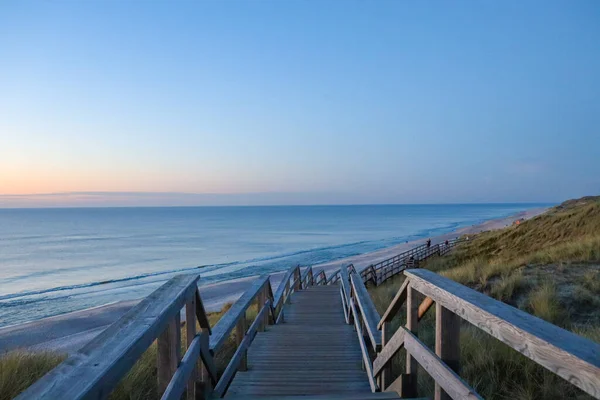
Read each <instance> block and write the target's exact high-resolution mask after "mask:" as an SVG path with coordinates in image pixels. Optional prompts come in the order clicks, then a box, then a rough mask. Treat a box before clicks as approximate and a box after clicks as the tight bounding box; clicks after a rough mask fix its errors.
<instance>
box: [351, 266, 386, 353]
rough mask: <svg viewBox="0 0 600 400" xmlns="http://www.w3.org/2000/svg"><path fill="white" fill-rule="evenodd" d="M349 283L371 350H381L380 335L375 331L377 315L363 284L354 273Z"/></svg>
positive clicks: (377, 320)
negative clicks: (369, 340)
mask: <svg viewBox="0 0 600 400" xmlns="http://www.w3.org/2000/svg"><path fill="white" fill-rule="evenodd" d="M350 281H351V283H352V289H353V290H354V296H355V298H356V301H357V304H358V308H360V312H361V314H362V319H363V322H364V324H365V328H366V329H365V330H366V332H367V334H368V335H369V339H371V345H372V346H373V350H375V351H379V350H380V349H381V333H380V332H379V330H378V329H377V323H378V322H379V318H380V317H379V313H378V312H377V309H376V308H375V305H374V304H373V301H372V300H371V296H369V292H367V288H366V287H365V284H364V283H363V282H362V279H360V277H359V276H358V274H357V273H356V272H353V273H352V274H351V275H350Z"/></svg>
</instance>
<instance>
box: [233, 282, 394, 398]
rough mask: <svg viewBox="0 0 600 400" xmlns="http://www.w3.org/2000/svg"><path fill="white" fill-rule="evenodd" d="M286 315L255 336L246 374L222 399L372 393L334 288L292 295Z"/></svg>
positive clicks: (309, 289) (320, 287) (308, 290)
mask: <svg viewBox="0 0 600 400" xmlns="http://www.w3.org/2000/svg"><path fill="white" fill-rule="evenodd" d="M284 315H285V321H284V322H283V323H280V324H278V325H272V326H269V327H268V329H267V331H265V332H261V333H258V334H257V336H256V338H255V339H254V342H253V343H252V346H251V347H250V349H249V351H248V370H247V371H245V372H238V373H237V374H236V376H235V378H234V379H233V382H232V383H231V386H230V387H229V389H228V391H227V395H226V396H225V397H226V398H228V397H230V396H244V398H246V397H247V396H273V395H277V396H282V395H298V396H305V395H333V394H336V395H348V394H358V393H362V394H371V388H370V386H369V381H368V378H367V375H366V372H365V371H364V369H363V368H362V366H361V364H362V355H361V351H360V347H359V345H358V338H357V336H356V332H355V331H354V330H353V328H352V326H350V325H347V324H346V321H345V320H344V313H343V310H342V302H341V299H340V290H339V287H338V286H337V285H334V286H311V287H308V288H307V289H306V290H302V291H299V292H297V293H295V294H294V295H293V296H292V297H291V304H288V305H285V308H284ZM343 398H346V397H343ZM368 398H373V397H368ZM386 398H397V397H386Z"/></svg>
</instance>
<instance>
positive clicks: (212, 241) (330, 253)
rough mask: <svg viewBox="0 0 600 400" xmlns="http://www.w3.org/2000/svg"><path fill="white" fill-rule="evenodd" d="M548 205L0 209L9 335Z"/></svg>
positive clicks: (0, 300)
mask: <svg viewBox="0 0 600 400" xmlns="http://www.w3.org/2000/svg"><path fill="white" fill-rule="evenodd" d="M546 206H548V204H451V205H359V206H265V207H157V208H149V207H148V208H62V209H58V208H54V209H51V208H47V209H0V327H2V326H8V325H14V324H18V323H22V322H25V321H32V320H36V319H40V318H44V317H48V316H53V315H57V314H63V313H67V312H71V311H76V310H81V309H85V308H90V307H96V306H101V305H104V304H109V303H113V302H117V301H122V300H132V299H138V298H142V297H144V296H146V295H148V294H149V293H151V292H152V291H153V290H155V289H156V288H157V287H158V286H160V285H161V284H162V283H164V282H165V281H167V280H168V279H169V278H171V277H172V276H174V275H176V274H179V273H198V274H200V284H201V285H207V284H211V283H215V282H220V281H226V280H230V279H235V278H242V277H247V276H252V275H257V274H264V273H272V272H277V271H283V270H286V269H288V268H289V267H290V266H293V265H298V264H300V265H316V264H320V263H324V262H328V261H333V260H337V259H341V258H345V257H349V256H353V255H357V254H361V253H366V252H370V251H374V250H378V249H381V248H384V247H388V246H393V245H396V244H399V243H403V242H405V241H411V240H415V239H419V238H425V237H431V236H436V235H439V234H443V233H447V232H451V231H453V230H455V229H458V228H461V227H464V226H469V225H474V224H478V223H481V222H483V221H485V220H489V219H494V218H501V217H505V216H509V215H512V214H514V213H516V212H519V211H523V210H526V209H530V208H538V207H546Z"/></svg>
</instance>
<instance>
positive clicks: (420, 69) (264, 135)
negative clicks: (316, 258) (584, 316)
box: [0, 0, 600, 207]
mask: <svg viewBox="0 0 600 400" xmlns="http://www.w3.org/2000/svg"><path fill="white" fill-rule="evenodd" d="M599 71H600V2H598V1H595V0H590V1H585V0H580V1H569V2H567V1H527V2H517V1H504V2H495V1H453V2H448V1H429V2H417V1H413V2H409V1H372V2H367V1H341V0H339V1H311V0H305V1H294V0H286V1H258V0H247V1H210V2H201V1H168V2H167V1H165V2H160V1H142V0H137V1H125V0H119V1H117V0H102V1H91V0H88V1H81V2H77V1H50V0H46V1H37V2H31V1H26V0H25V1H16V0H14V1H8V0H7V1H2V2H0V207H2V206H5V207H6V206H9V207H10V206H36V205H64V204H68V205H77V204H80V205H86V204H91V203H90V201H92V200H91V199H93V203H94V205H103V204H105V205H119V204H124V203H127V204H128V205H131V204H136V202H139V204H155V205H178V204H185V205H193V204H196V203H198V204H200V203H201V204H205V203H206V204H217V205H219V204H228V203H231V202H233V203H236V204H245V203H247V204H262V203H264V204H312V203H314V204H321V203H327V204H357V203H374V204H377V203H387V204H389V203H457V202H458V203H471V202H554V201H561V200H565V199H568V198H573V197H579V196H583V195H589V194H599V192H600V72H599Z"/></svg>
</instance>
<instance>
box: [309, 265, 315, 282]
mask: <svg viewBox="0 0 600 400" xmlns="http://www.w3.org/2000/svg"><path fill="white" fill-rule="evenodd" d="M309 268H310V270H309V271H308V282H309V283H308V284H309V285H310V286H313V285H314V284H315V277H314V276H313V270H312V267H309Z"/></svg>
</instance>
